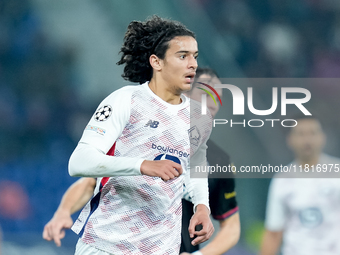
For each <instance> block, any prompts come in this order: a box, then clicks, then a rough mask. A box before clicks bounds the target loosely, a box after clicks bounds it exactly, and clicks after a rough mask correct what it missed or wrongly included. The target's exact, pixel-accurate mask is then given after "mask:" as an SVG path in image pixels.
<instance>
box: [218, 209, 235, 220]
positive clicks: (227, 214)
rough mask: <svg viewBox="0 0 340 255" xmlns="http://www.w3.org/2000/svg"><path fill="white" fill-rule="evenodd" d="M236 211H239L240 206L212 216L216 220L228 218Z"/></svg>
mask: <svg viewBox="0 0 340 255" xmlns="http://www.w3.org/2000/svg"><path fill="white" fill-rule="evenodd" d="M236 212H238V206H236V207H235V208H234V209H231V210H229V211H228V212H226V213H224V214H222V215H212V216H213V218H214V219H215V220H225V219H226V218H229V217H230V216H231V215H233V214H234V213H236Z"/></svg>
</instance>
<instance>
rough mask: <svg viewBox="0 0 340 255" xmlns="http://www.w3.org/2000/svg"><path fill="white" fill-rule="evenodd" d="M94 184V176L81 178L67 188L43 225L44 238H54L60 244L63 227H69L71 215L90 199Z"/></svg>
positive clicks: (71, 221)
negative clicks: (51, 214)
mask: <svg viewBox="0 0 340 255" xmlns="http://www.w3.org/2000/svg"><path fill="white" fill-rule="evenodd" d="M95 186H96V180H95V179H94V178H81V179H79V180H77V181H76V182H75V183H73V184H72V185H71V186H70V187H69V188H68V190H67V191H66V192H65V194H64V195H63V198H62V200H61V202H60V205H59V207H58V209H57V210H56V212H55V213H54V216H53V218H52V219H51V220H50V221H49V222H48V223H47V224H46V225H45V227H44V231H43V238H44V239H45V240H48V241H52V240H54V242H55V244H56V245H57V246H60V245H61V241H60V239H62V238H64V236H65V230H64V229H65V228H71V226H72V224H73V220H72V218H71V215H72V214H73V213H75V212H77V211H79V210H80V209H81V208H83V207H84V205H85V204H86V203H87V202H88V201H89V200H90V198H91V197H92V196H93V191H94V188H95Z"/></svg>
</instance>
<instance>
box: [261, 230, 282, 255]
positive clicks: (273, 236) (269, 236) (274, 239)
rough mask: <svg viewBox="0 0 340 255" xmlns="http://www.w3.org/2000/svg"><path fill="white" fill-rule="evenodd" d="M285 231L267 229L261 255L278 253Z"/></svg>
mask: <svg viewBox="0 0 340 255" xmlns="http://www.w3.org/2000/svg"><path fill="white" fill-rule="evenodd" d="M282 233H283V231H270V230H268V229H266V231H265V233H264V235H263V240H262V245H261V253H260V254H261V255H276V254H277V253H278V251H279V249H280V246H281V242H282Z"/></svg>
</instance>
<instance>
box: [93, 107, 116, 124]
mask: <svg viewBox="0 0 340 255" xmlns="http://www.w3.org/2000/svg"><path fill="white" fill-rule="evenodd" d="M111 114H112V107H111V106H110V105H105V106H103V107H100V108H99V109H98V110H97V112H96V113H95V114H94V119H95V120H96V121H105V120H107V119H108V118H109V117H110V116H111Z"/></svg>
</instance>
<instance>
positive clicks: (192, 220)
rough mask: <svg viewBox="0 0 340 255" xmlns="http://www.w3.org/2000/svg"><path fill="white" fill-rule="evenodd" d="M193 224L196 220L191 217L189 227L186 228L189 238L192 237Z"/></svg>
mask: <svg viewBox="0 0 340 255" xmlns="http://www.w3.org/2000/svg"><path fill="white" fill-rule="evenodd" d="M195 226H196V220H195V219H192V218H191V220H190V223H189V228H188V230H189V235H190V238H193V237H194V235H195Z"/></svg>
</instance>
